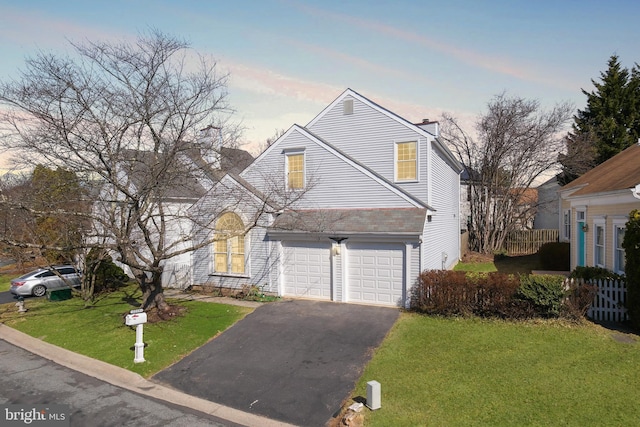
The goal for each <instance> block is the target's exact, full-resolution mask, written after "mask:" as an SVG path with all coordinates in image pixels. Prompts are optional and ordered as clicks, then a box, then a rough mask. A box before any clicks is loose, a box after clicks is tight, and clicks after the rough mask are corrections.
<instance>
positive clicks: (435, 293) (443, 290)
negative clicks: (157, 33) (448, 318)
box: [411, 270, 471, 315]
mask: <svg viewBox="0 0 640 427" xmlns="http://www.w3.org/2000/svg"><path fill="white" fill-rule="evenodd" d="M467 290H468V282H467V280H466V276H465V273H464V272H462V271H451V270H427V271H423V272H422V273H421V274H420V276H418V281H417V283H416V285H415V286H414V287H413V288H412V289H411V308H412V309H413V310H416V311H419V312H422V313H427V314H441V315H457V314H467V313H469V312H470V311H471V308H470V307H469V306H468V304H467V301H466V298H465V293H466V292H467Z"/></svg>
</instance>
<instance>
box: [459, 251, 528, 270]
mask: <svg viewBox="0 0 640 427" xmlns="http://www.w3.org/2000/svg"><path fill="white" fill-rule="evenodd" d="M453 269H454V270H455V271H469V272H474V273H490V272H493V271H498V272H500V273H506V274H531V270H540V264H539V260H538V254H533V255H522V256H505V257H501V258H497V259H495V260H494V261H481V262H459V263H458V264H456V266H455V267H454V268H453Z"/></svg>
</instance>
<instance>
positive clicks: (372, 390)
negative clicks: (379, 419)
mask: <svg viewBox="0 0 640 427" xmlns="http://www.w3.org/2000/svg"><path fill="white" fill-rule="evenodd" d="M380 406H381V405H380V383H379V382H378V381H369V382H368V383H367V407H368V408H369V409H371V410H373V411H375V410H376V409H380Z"/></svg>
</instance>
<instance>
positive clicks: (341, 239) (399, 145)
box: [193, 89, 461, 306]
mask: <svg viewBox="0 0 640 427" xmlns="http://www.w3.org/2000/svg"><path fill="white" fill-rule="evenodd" d="M436 132H437V126H434V125H431V126H429V127H426V128H424V129H423V128H422V127H420V126H417V125H414V124H412V123H411V122H409V121H407V120H405V119H403V118H401V117H399V116H397V115H396V114H394V113H392V112H390V111H388V110H386V109H385V108H383V107H381V106H379V105H378V104H376V103H374V102H372V101H370V100H369V99H367V98H365V97H363V96H362V95H360V94H358V93H357V92H355V91H353V90H351V89H347V90H346V91H344V92H343V93H342V94H341V95H340V96H339V97H338V98H336V100H335V101H333V102H332V103H331V104H330V105H329V106H327V107H326V108H325V109H324V110H323V111H322V112H321V113H320V114H319V115H318V116H316V117H315V118H314V119H313V120H311V122H309V123H308V124H307V125H306V126H299V125H293V126H292V127H291V128H290V129H289V130H287V132H285V133H284V134H283V135H282V136H281V137H280V138H278V139H277V140H276V141H275V142H274V143H273V144H272V145H271V146H270V147H268V148H267V149H266V150H265V151H264V152H263V153H262V154H261V155H260V156H258V157H257V158H256V159H255V161H254V162H253V163H252V164H251V165H249V166H248V167H247V168H246V169H245V170H244V171H243V172H242V173H240V175H239V176H234V175H228V176H227V177H226V181H225V182H221V183H220V184H219V185H225V186H226V187H227V188H229V187H231V186H236V187H237V188H241V189H242V191H244V192H246V193H248V194H251V195H252V196H251V197H253V199H254V201H255V203H253V202H249V203H246V202H247V201H250V200H251V197H247V198H245V199H244V202H243V203H240V202H239V201H238V200H233V198H231V199H232V200H229V212H230V213H231V212H232V213H233V215H236V216H234V218H240V221H241V222H242V223H245V224H246V223H247V222H248V221H257V223H258V225H259V226H258V227H255V228H252V229H251V230H250V231H249V232H248V234H246V235H244V236H242V237H243V241H242V242H240V243H238V242H239V241H238V240H237V239H235V238H233V239H235V240H233V242H231V243H229V245H228V249H229V250H228V253H227V254H223V253H221V252H220V251H221V250H222V249H223V245H220V244H218V246H215V245H216V243H214V245H212V247H209V248H203V249H202V250H199V251H198V252H196V253H195V254H194V261H193V263H194V265H193V271H194V273H193V275H194V282H196V283H209V284H215V285H220V286H231V287H239V286H242V285H246V284H251V285H258V286H261V287H264V289H265V290H267V291H271V292H274V293H276V294H278V295H282V296H291V297H304V298H313V299H319V300H329V301H337V302H353V303H367V304H381V305H392V306H405V305H406V304H407V301H408V298H409V293H410V289H411V286H412V285H413V284H414V282H415V280H416V278H417V276H418V274H419V273H420V271H422V270H425V269H448V268H451V267H452V266H453V265H455V263H456V262H457V261H458V256H459V253H460V228H459V223H460V196H459V191H460V179H459V175H460V172H461V167H460V165H459V163H458V162H457V161H456V160H455V158H454V157H453V155H452V154H451V152H450V151H449V150H448V149H447V148H446V147H445V146H444V145H443V144H442V143H440V141H438V139H437V135H436ZM215 191H216V189H215V187H214V189H213V193H211V194H208V195H205V196H204V197H203V198H202V199H201V200H200V201H199V202H198V204H197V205H198V209H199V212H203V213H206V212H207V209H206V208H204V207H206V204H207V203H209V202H210V200H213V198H214V197H213V194H214V193H215ZM276 193H278V194H282V195H284V197H280V198H279V199H278V200H277V201H276V200H275V198H272V197H270V195H272V194H276ZM259 203H263V204H264V203H268V204H270V209H266V210H265V209H264V208H261V207H260V206H259ZM282 206H284V207H282ZM267 211H269V212H270V213H269V214H268V215H266V214H264V213H265V212H267ZM256 212H262V213H263V214H261V215H260V216H259V218H256V217H255V215H256ZM236 222H237V221H236ZM230 241H231V240H230ZM240 244H241V245H242V246H243V248H240V249H239V247H238V245H240ZM234 250H235V251H236V252H237V253H235V254H234V253H233V252H234ZM240 252H242V254H243V256H244V262H243V263H241V262H240V260H239V259H238V258H237V257H238V256H240V255H239V253H240ZM234 256H235V257H236V259H237V262H236V263H235V264H233V262H232V261H229V260H231V259H232V258H233V257H234ZM225 261H228V262H229V264H225ZM241 264H242V265H241Z"/></svg>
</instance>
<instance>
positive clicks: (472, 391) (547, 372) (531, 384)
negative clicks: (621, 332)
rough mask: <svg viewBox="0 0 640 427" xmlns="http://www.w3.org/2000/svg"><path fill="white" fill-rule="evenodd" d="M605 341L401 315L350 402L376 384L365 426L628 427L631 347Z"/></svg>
mask: <svg viewBox="0 0 640 427" xmlns="http://www.w3.org/2000/svg"><path fill="white" fill-rule="evenodd" d="M611 335H612V333H611V331H608V330H606V329H604V328H601V327H599V326H596V325H592V324H586V325H580V326H577V325H569V324H562V323H557V322H556V323H550V322H546V323H545V322H537V323H533V322H522V323H515V322H505V321H497V320H481V319H462V318H453V319H451V318H436V317H426V316H421V315H417V314H413V313H404V314H403V315H402V316H401V318H400V320H399V321H398V322H397V323H396V325H395V326H394V328H393V329H392V331H391V332H390V334H389V336H388V337H387V339H386V340H385V341H384V343H383V345H382V346H381V348H379V350H378V351H377V352H376V354H375V355H374V357H373V359H372V361H371V362H370V364H369V365H368V366H367V367H366V369H365V372H364V374H363V375H362V377H361V379H360V381H359V383H358V385H357V387H356V389H355V392H354V395H353V397H354V398H355V397H357V396H363V397H364V396H366V383H367V381H371V380H376V381H378V382H379V383H380V384H381V397H382V407H381V409H379V410H377V411H374V412H370V411H367V412H366V413H365V414H366V415H365V417H366V419H365V421H366V423H365V425H367V426H390V425H393V426H423V425H429V426H432V425H433V426H516V425H517V426H557V425H566V426H586V425H598V426H604V425H637V423H638V420H639V419H640V405H638V399H639V398H640V373H639V371H638V366H640V343H639V342H635V343H631V344H629V343H620V342H617V341H615V340H614V339H613V338H612V336H611ZM635 338H636V339H637V337H635Z"/></svg>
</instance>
